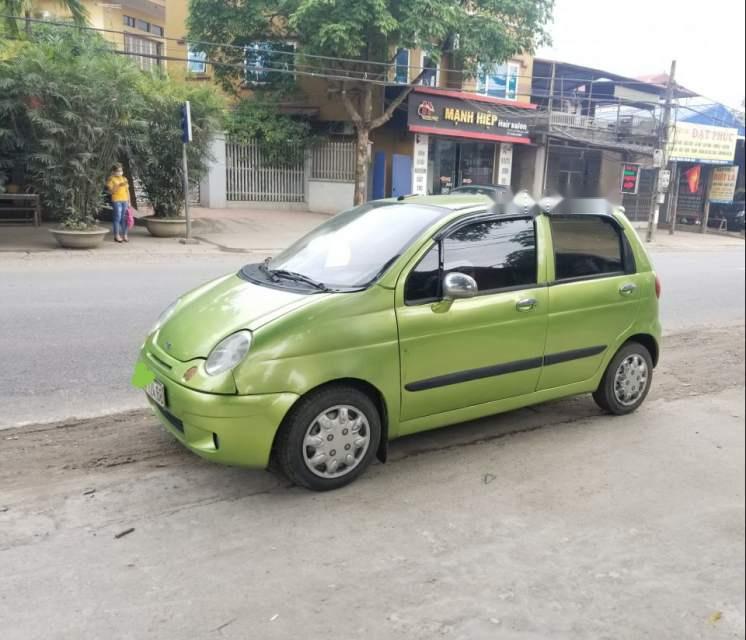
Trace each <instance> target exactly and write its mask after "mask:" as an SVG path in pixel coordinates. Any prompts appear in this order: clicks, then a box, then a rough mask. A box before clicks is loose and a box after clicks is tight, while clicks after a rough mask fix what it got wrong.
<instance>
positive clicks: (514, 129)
mask: <svg viewBox="0 0 746 640" xmlns="http://www.w3.org/2000/svg"><path fill="white" fill-rule="evenodd" d="M516 111H517V109H512V108H510V107H505V106H502V105H499V104H492V103H489V102H477V101H469V100H461V99H459V98H453V97H450V96H437V95H429V94H420V93H417V92H413V93H412V94H411V95H410V96H409V114H408V124H409V129H410V131H413V132H416V133H417V132H419V133H433V134H439V135H450V136H454V137H457V138H473V139H476V140H494V141H500V142H516V143H524V144H529V143H530V142H531V140H530V138H529V122H530V119H529V118H527V117H526V116H522V115H521V114H519V113H516Z"/></svg>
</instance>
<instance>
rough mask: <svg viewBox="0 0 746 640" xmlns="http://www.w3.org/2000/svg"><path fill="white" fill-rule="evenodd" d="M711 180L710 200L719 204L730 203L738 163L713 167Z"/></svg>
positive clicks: (736, 176) (736, 179)
mask: <svg viewBox="0 0 746 640" xmlns="http://www.w3.org/2000/svg"><path fill="white" fill-rule="evenodd" d="M711 180H712V182H711V185H710V196H709V200H710V202H718V203H721V204H730V203H731V202H733V196H734V195H735V193H736V184H737V182H738V165H734V166H732V167H718V168H717V169H713V170H712V178H711Z"/></svg>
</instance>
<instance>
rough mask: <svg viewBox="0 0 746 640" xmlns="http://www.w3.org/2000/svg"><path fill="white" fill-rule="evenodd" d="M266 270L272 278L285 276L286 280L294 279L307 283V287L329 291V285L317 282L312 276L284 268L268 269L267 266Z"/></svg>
mask: <svg viewBox="0 0 746 640" xmlns="http://www.w3.org/2000/svg"><path fill="white" fill-rule="evenodd" d="M267 272H268V273H269V274H270V276H272V277H273V278H274V277H280V278H286V279H287V280H295V281H296V282H302V283H304V284H307V285H308V286H309V287H313V288H314V289H318V290H319V291H329V287H327V286H326V285H325V284H324V283H323V282H319V281H318V280H314V279H313V278H309V277H308V276H304V275H303V274H302V273H296V272H295V271H286V270H285V269H269V267H267Z"/></svg>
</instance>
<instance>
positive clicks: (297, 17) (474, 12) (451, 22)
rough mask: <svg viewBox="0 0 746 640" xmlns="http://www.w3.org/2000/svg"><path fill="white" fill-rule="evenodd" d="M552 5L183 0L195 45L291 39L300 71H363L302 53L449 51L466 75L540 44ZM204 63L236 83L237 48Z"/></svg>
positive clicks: (456, 0)
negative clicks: (399, 49)
mask: <svg viewBox="0 0 746 640" xmlns="http://www.w3.org/2000/svg"><path fill="white" fill-rule="evenodd" d="M553 6H554V0H470V1H469V2H463V1H462V0H406V2H403V1H402V0H279V1H278V0H252V1H251V2H225V1H224V0H191V1H190V17H189V36H190V38H192V39H193V40H195V41H203V42H217V43H231V44H234V45H240V46H245V45H247V44H250V43H252V42H257V41H262V42H264V41H273V40H274V41H276V42H280V41H284V40H292V41H293V42H295V43H296V46H297V51H298V53H299V54H301V57H300V58H299V60H301V61H302V63H303V64H304V65H306V67H317V68H322V67H323V68H324V69H325V71H326V73H329V72H331V71H332V70H333V69H340V70H361V69H362V70H367V71H370V72H373V71H378V72H380V67H370V66H369V65H367V66H368V67H369V68H366V65H365V64H361V63H360V62H342V61H331V60H320V59H315V58H307V57H306V58H304V57H303V54H310V55H324V56H330V57H337V58H350V59H353V60H357V61H378V62H390V61H391V56H392V53H393V52H394V51H395V50H396V48H397V47H408V48H414V47H419V48H422V49H424V50H426V51H428V52H429V53H430V54H431V55H433V56H434V57H439V56H440V55H441V53H442V52H444V51H450V50H451V49H452V44H453V42H454V38H455V36H458V42H459V47H458V50H456V51H453V55H454V58H455V62H456V63H457V64H458V65H460V66H462V67H463V69H464V70H465V71H466V72H471V73H474V72H475V71H476V69H477V68H478V66H479V65H490V64H492V63H495V62H503V61H504V60H506V59H507V58H509V57H511V56H513V55H516V54H518V53H520V52H523V51H529V52H530V51H533V50H534V48H535V47H536V46H537V45H539V44H542V43H545V42H547V41H548V33H547V30H546V26H547V23H548V22H549V20H550V18H551V12H552V9H553ZM204 49H205V51H206V52H207V53H208V55H209V57H210V59H212V60H216V61H224V62H226V63H228V64H227V65H225V66H221V65H217V66H216V67H215V73H216V75H217V76H218V77H220V78H222V79H224V80H231V81H235V80H237V79H240V76H241V73H242V72H241V62H242V59H243V51H242V50H241V49H236V48H230V47H221V46H218V45H214V46H210V45H205V46H204Z"/></svg>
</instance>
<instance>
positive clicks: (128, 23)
mask: <svg viewBox="0 0 746 640" xmlns="http://www.w3.org/2000/svg"><path fill="white" fill-rule="evenodd" d="M122 22H123V23H124V26H125V27H130V28H131V29H138V30H140V31H146V32H147V33H152V34H153V35H154V36H158V37H159V38H162V37H163V34H164V33H165V32H164V30H163V27H161V26H159V25H157V24H152V23H150V22H147V21H146V20H140V19H139V18H133V17H132V16H122Z"/></svg>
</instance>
